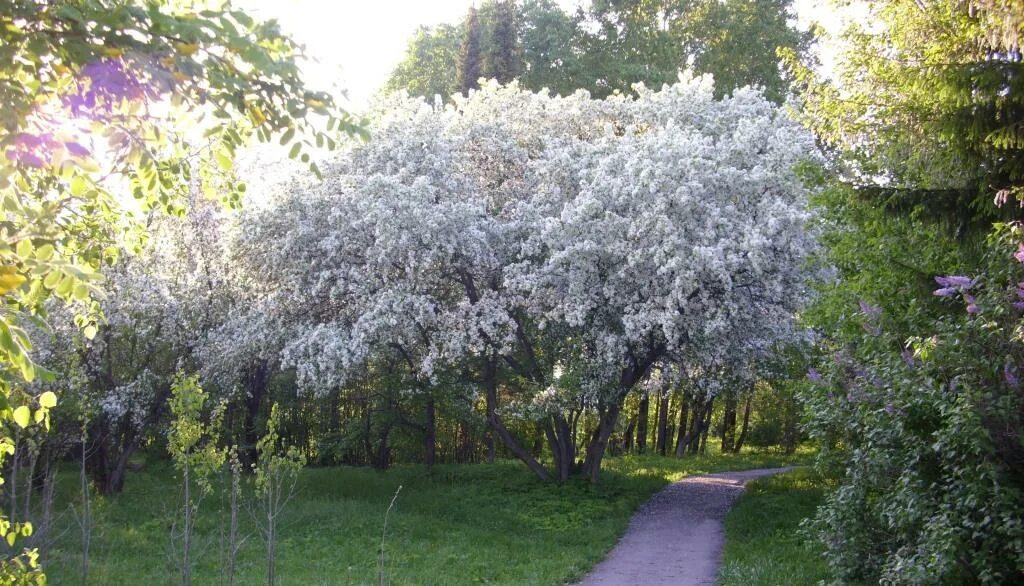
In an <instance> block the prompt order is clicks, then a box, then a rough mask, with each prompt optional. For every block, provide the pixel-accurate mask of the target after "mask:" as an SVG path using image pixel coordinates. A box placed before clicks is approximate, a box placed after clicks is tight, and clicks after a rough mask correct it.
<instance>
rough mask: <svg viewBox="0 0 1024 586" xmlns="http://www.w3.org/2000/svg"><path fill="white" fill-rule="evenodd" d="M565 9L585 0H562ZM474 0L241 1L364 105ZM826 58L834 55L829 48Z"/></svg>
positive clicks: (316, 83)
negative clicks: (422, 37) (409, 47)
mask: <svg viewBox="0 0 1024 586" xmlns="http://www.w3.org/2000/svg"><path fill="white" fill-rule="evenodd" d="M557 1H558V3H559V4H560V5H561V6H562V7H563V8H564V9H566V10H568V11H573V10H575V9H576V7H577V5H578V4H579V1H580V0H557ZM478 3H479V2H474V1H473V0H236V2H235V4H236V6H238V7H240V8H244V9H246V10H247V12H249V13H250V14H251V15H252V16H254V17H257V18H260V19H263V20H266V19H271V18H276V19H277V20H278V21H279V22H280V23H281V28H282V30H284V31H285V32H286V33H288V34H290V35H291V36H292V37H293V38H294V39H295V40H297V41H298V42H300V43H302V44H304V45H305V46H306V50H307V53H308V54H309V55H311V56H312V57H314V58H315V59H316V60H317V63H315V64H307V65H306V66H305V67H304V73H305V74H306V75H307V77H308V80H309V82H310V85H311V87H314V88H316V89H323V90H337V91H341V90H343V91H345V93H346V95H347V99H348V102H347V104H346V106H347V107H348V108H350V109H353V110H357V111H358V110H359V109H361V108H362V106H364V105H365V104H366V102H367V100H368V99H369V98H370V96H372V95H373V93H374V92H376V91H377V89H379V88H380V87H381V86H382V85H383V84H384V82H385V81H386V80H387V78H388V77H389V75H390V73H391V71H392V70H393V69H394V68H395V66H396V65H398V63H399V62H400V61H401V60H402V56H403V54H404V53H405V47H406V43H407V41H408V39H409V37H410V36H411V35H412V33H413V32H414V31H415V30H416V27H418V26H420V25H436V24H439V23H442V22H458V21H460V20H461V19H462V18H463V17H464V16H465V14H466V10H467V9H468V8H469V7H470V6H471V5H472V4H478ZM794 5H795V8H796V10H797V14H798V16H799V20H800V26H807V25H808V24H809V23H810V22H812V21H817V22H819V23H821V24H822V25H824V26H825V27H826V28H829V29H833V30H834V28H835V27H838V26H839V22H840V20H841V19H840V16H838V15H837V14H836V13H835V12H834V11H832V10H831V9H829V8H827V6H828V2H827V0H796V1H795V2H794ZM825 53H826V54H825V55H823V61H825V62H826V64H827V63H828V61H829V59H830V55H829V54H828V51H827V50H826V51H825Z"/></svg>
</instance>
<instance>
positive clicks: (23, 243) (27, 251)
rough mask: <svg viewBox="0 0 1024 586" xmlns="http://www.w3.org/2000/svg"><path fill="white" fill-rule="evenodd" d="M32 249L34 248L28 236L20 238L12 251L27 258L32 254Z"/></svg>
mask: <svg viewBox="0 0 1024 586" xmlns="http://www.w3.org/2000/svg"><path fill="white" fill-rule="evenodd" d="M33 250H35V247H34V246H32V241H31V240H29V239H28V238H22V239H21V240H19V241H18V245H17V246H16V247H15V249H14V251H15V252H16V253H17V254H18V256H20V257H21V258H29V257H30V256H32V251H33Z"/></svg>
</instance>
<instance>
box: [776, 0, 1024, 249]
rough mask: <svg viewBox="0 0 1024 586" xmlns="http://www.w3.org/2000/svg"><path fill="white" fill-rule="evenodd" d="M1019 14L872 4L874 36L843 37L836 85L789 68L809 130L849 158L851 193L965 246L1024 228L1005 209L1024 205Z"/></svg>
mask: <svg viewBox="0 0 1024 586" xmlns="http://www.w3.org/2000/svg"><path fill="white" fill-rule="evenodd" d="M1013 4H1015V3H1003V2H966V1H956V2H915V1H912V0H899V1H894V2H877V1H874V2H866V3H864V5H865V6H866V9H867V10H868V15H867V20H868V21H870V22H871V23H873V24H872V26H870V27H864V26H853V27H851V28H850V29H849V30H847V31H846V32H845V33H844V34H843V40H844V41H845V42H846V43H847V46H848V49H847V50H846V51H845V52H844V53H842V55H841V56H840V59H839V63H838V66H837V70H836V77H837V78H838V79H837V82H836V83H832V82H830V81H829V80H827V79H822V78H820V77H819V76H818V75H816V74H815V73H814V71H813V70H812V69H810V68H807V67H801V66H799V65H798V63H797V61H796V60H795V59H793V58H792V56H791V57H790V58H789V59H788V63H790V64H791V65H792V66H793V67H794V70H795V71H796V72H797V74H798V76H799V83H800V85H801V87H802V88H803V96H804V100H805V107H804V111H803V115H804V120H805V121H806V123H807V124H808V125H809V126H810V127H811V128H813V129H814V130H815V132H816V133H817V134H818V136H819V137H820V138H821V140H822V141H823V142H825V143H826V144H827V145H828V146H830V147H832V148H833V149H834V150H835V152H836V153H837V154H838V157H837V160H836V161H835V169H836V171H837V172H838V173H839V174H840V178H841V179H842V180H843V181H845V182H847V183H849V184H851V185H853V186H854V187H856V189H857V190H858V192H859V193H860V195H861V196H862V197H864V198H868V199H870V200H871V201H872V202H873V203H877V204H882V205H885V206H887V207H888V208H889V209H892V210H894V211H898V212H907V211H911V210H913V211H915V212H917V213H922V214H925V215H927V216H930V217H933V218H941V219H943V220H944V221H946V222H948V223H950V224H952V225H953V226H954V227H955V228H956V229H957V230H958V231H959V233H960V234H961V235H964V234H965V233H966V232H967V231H968V230H970V229H981V230H982V231H987V229H988V226H989V224H990V223H991V221H992V220H993V219H998V218H1002V219H1008V218H1018V217H1020V215H1021V213H1022V212H1021V209H1022V208H1021V207H1020V206H1018V205H1001V204H1003V203H1005V202H1006V201H1007V200H1008V199H1018V200H1021V201H1024V187H1022V185H1024V59H1022V53H1021V47H1020V44H1019V37H1018V36H1014V35H1015V34H1016V31H1019V30H1020V29H1021V27H1022V26H1024V25H1022V23H1024V18H1021V17H1020V14H1019V12H1016V13H1015V12H1014V11H1013V10H1012V8H1007V7H1008V6H1011V5H1013ZM1015 15H1016V16H1015ZM1011 33H1012V34H1011Z"/></svg>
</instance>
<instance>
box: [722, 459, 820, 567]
mask: <svg viewBox="0 0 1024 586" xmlns="http://www.w3.org/2000/svg"><path fill="white" fill-rule="evenodd" d="M824 491H825V483H824V482H823V481H822V480H821V478H820V477H818V476H817V475H816V474H815V473H814V472H813V471H812V470H810V469H798V470H794V471H793V472H789V473H787V474H780V475H778V476H772V477H768V478H762V479H760V480H755V481H753V482H751V483H750V484H748V485H747V490H746V492H745V493H744V494H743V496H741V497H740V499H739V500H738V501H737V502H736V505H735V506H734V507H733V508H732V510H731V511H730V512H729V516H728V517H726V521H725V532H726V543H725V559H724V561H723V563H722V571H721V574H720V580H721V583H722V584H723V585H726V586H733V585H735V586H756V585H764V586H776V585H778V584H788V585H790V586H801V585H804V584H807V585H810V584H818V583H819V581H821V580H827V579H828V578H829V574H828V568H827V567H826V565H825V563H824V561H823V560H822V557H821V554H820V552H819V551H816V550H815V549H814V547H813V546H812V545H811V544H810V543H809V542H808V541H807V540H806V539H805V538H804V537H803V536H802V535H801V533H800V523H801V521H803V520H804V519H805V518H807V517H810V516H811V515H813V514H814V509H815V507H817V506H818V504H819V503H820V502H821V500H822V499H823V498H824Z"/></svg>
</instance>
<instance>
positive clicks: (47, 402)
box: [39, 391, 57, 409]
mask: <svg viewBox="0 0 1024 586" xmlns="http://www.w3.org/2000/svg"><path fill="white" fill-rule="evenodd" d="M39 406H40V407H44V408H46V409H53V408H54V407H56V406H57V395H55V394H54V393H53V392H52V391H46V392H45V393H43V394H42V395H39Z"/></svg>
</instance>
